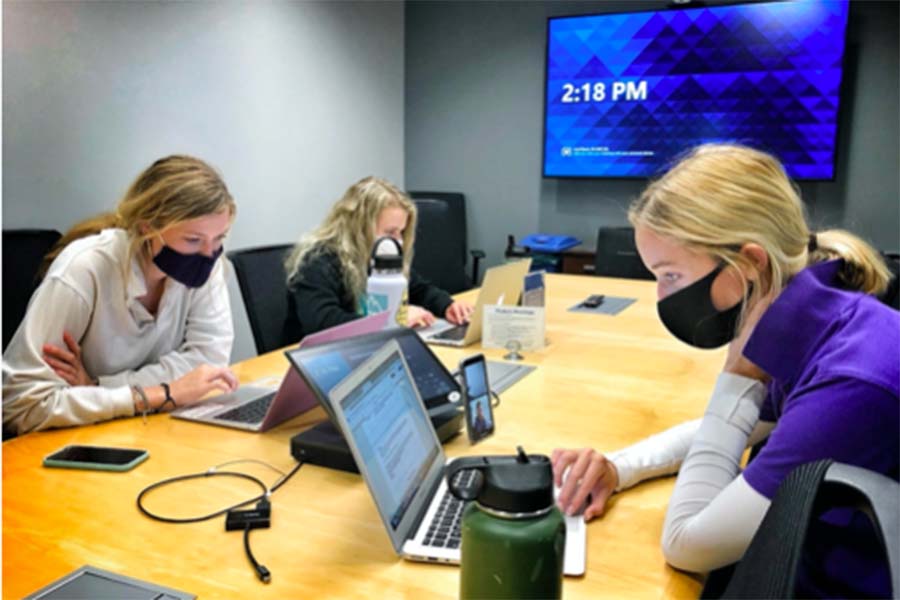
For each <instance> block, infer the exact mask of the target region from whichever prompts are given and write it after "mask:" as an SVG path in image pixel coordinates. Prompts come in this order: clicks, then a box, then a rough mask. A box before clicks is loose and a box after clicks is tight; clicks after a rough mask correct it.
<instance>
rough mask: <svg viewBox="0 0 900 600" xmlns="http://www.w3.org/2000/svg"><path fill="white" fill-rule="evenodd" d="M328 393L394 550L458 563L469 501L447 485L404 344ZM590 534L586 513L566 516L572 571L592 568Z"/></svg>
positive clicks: (392, 344)
mask: <svg viewBox="0 0 900 600" xmlns="http://www.w3.org/2000/svg"><path fill="white" fill-rule="evenodd" d="M328 396H329V400H330V401H331V405H332V408H333V410H334V413H335V416H336V417H337V419H338V423H339V425H340V429H341V431H343V432H344V436H345V438H346V440H347V444H348V445H349V446H350V450H351V452H352V453H353V458H354V459H355V461H356V464H357V465H358V466H359V470H360V473H361V474H362V476H363V478H364V479H365V480H366V485H367V486H368V487H369V491H370V492H371V494H372V498H373V500H374V501H375V505H376V507H377V508H378V514H379V515H381V519H382V521H383V522H384V526H385V529H386V530H387V533H388V536H389V537H390V539H391V544H392V545H393V546H394V551H395V552H397V554H399V555H400V556H402V557H403V558H406V559H409V560H416V561H425V562H442V563H451V564H458V563H459V561H460V543H461V537H460V534H461V530H460V526H459V520H460V517H461V515H462V509H463V507H464V503H463V502H462V501H459V500H457V499H456V498H455V497H454V496H453V495H452V494H450V493H449V492H448V491H447V484H446V481H445V478H444V473H445V464H446V459H445V457H444V452H443V450H442V449H441V444H440V442H439V441H438V438H437V436H436V435H435V433H434V428H432V427H431V423H430V421H429V419H428V414H427V413H426V412H425V406H424V404H423V403H422V399H421V398H420V397H419V393H418V391H417V389H416V386H415V384H414V383H413V379H412V375H411V373H410V371H409V367H407V365H406V360H405V359H404V358H403V351H402V350H401V348H400V345H399V344H398V343H397V342H396V341H395V340H390V341H389V342H387V343H386V344H384V346H382V347H381V348H380V349H378V350H377V351H376V352H375V353H374V354H372V356H371V357H370V358H369V359H368V360H366V361H365V362H363V363H362V364H361V365H359V366H358V367H357V368H356V369H355V370H354V371H353V372H352V373H350V375H348V376H347V377H346V378H345V379H344V380H343V381H341V382H340V383H339V384H337V386H335V387H334V388H333V389H332V390H331V392H329V394H328ZM472 473H473V472H471V471H470V472H469V473H465V472H463V473H460V474H459V475H460V476H463V477H465V476H472ZM464 485H465V483H464V482H463V486H464ZM439 522H449V523H451V526H449V527H437V526H433V525H432V524H437V523H439ZM585 537H586V531H585V525H584V517H582V516H575V517H566V553H565V560H564V572H565V573H566V574H567V575H583V574H584V558H585Z"/></svg>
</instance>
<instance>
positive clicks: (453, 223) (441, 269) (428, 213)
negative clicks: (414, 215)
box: [409, 192, 484, 294]
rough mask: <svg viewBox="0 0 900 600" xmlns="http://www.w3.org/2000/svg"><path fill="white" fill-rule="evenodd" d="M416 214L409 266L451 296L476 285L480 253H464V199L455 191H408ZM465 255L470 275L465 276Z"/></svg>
mask: <svg viewBox="0 0 900 600" xmlns="http://www.w3.org/2000/svg"><path fill="white" fill-rule="evenodd" d="M409 195H410V197H411V198H412V199H413V201H414V202H415V203H416V207H417V208H418V212H419V222H418V225H417V227H416V250H415V254H414V255H413V263H412V267H413V269H415V270H416V272H417V273H419V274H420V275H421V276H422V277H424V278H426V279H428V280H429V281H431V282H432V283H433V284H435V285H436V286H438V287H439V288H441V289H443V290H446V291H447V292H449V293H451V294H455V293H457V292H461V291H464V290H468V289H470V288H471V287H472V286H473V285H477V284H478V263H479V261H480V260H481V259H482V258H484V252H482V251H481V250H472V251H471V252H469V251H468V235H467V230H466V197H465V196H464V195H463V194H459V193H456V192H409ZM468 254H471V256H472V275H471V278H470V277H469V276H467V275H466V263H467V262H468V256H467V255H468Z"/></svg>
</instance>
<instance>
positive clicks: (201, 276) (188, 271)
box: [153, 246, 225, 288]
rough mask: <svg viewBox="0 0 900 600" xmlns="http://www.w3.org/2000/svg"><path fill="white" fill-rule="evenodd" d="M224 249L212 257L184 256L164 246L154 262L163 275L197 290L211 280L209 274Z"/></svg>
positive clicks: (199, 255)
mask: <svg viewBox="0 0 900 600" xmlns="http://www.w3.org/2000/svg"><path fill="white" fill-rule="evenodd" d="M224 249H225V248H224V247H223V248H219V249H218V250H216V251H215V252H214V253H213V255H212V256H204V255H203V254H200V253H197V254H182V253H181V252H178V251H176V250H172V249H171V248H169V247H168V246H163V248H162V250H161V251H160V253H159V254H157V255H156V256H154V257H153V262H154V264H156V266H157V267H159V269H160V270H161V271H162V272H163V273H165V274H166V275H168V276H169V277H171V278H172V279H174V280H175V281H177V282H178V283H183V284H184V285H186V286H188V287H193V288H196V287H200V286H201V285H203V284H204V283H206V280H207V279H209V274H210V273H212V270H213V267H214V266H215V265H216V259H217V258H219V256H220V255H221V254H222V251H223V250H224Z"/></svg>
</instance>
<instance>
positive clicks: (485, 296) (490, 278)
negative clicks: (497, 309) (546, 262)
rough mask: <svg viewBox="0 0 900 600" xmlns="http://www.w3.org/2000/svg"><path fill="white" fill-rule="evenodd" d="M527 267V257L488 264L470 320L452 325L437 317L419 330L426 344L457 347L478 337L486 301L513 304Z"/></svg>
mask: <svg viewBox="0 0 900 600" xmlns="http://www.w3.org/2000/svg"><path fill="white" fill-rule="evenodd" d="M529 268H531V259H530V258H526V259H524V260H517V261H515V262H510V263H506V264H505V265H500V266H497V267H491V268H490V269H488V270H487V271H486V272H485V274H484V281H482V283H481V290H479V292H478V300H477V301H476V302H475V311H474V312H473V313H472V319H471V321H469V322H468V323H464V324H462V325H453V324H451V323H448V322H447V321H445V320H443V319H438V320H437V321H436V322H435V323H434V324H433V325H431V326H430V327H427V328H425V329H422V330H420V331H419V335H420V336H422V339H423V340H425V341H426V342H428V343H429V344H443V345H446V346H458V347H460V348H462V347H465V346H468V345H470V344H474V343H475V342H477V341H479V340H481V319H482V315H483V314H484V308H483V307H484V306H485V305H487V304H507V305H513V306H514V305H516V304H518V303H519V296H520V295H521V294H522V285H523V282H524V281H525V275H526V274H527V273H528V269H529Z"/></svg>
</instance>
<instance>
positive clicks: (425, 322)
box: [406, 304, 435, 327]
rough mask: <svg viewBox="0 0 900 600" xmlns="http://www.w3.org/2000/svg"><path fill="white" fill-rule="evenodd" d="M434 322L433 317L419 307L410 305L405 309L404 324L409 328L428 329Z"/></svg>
mask: <svg viewBox="0 0 900 600" xmlns="http://www.w3.org/2000/svg"><path fill="white" fill-rule="evenodd" d="M434 320H435V319H434V315H433V314H431V313H430V312H429V311H427V310H425V309H424V308H422V307H421V306H415V305H414V304H410V305H409V306H407V307H406V324H407V326H409V327H428V326H429V325H431V324H432V323H434Z"/></svg>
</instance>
